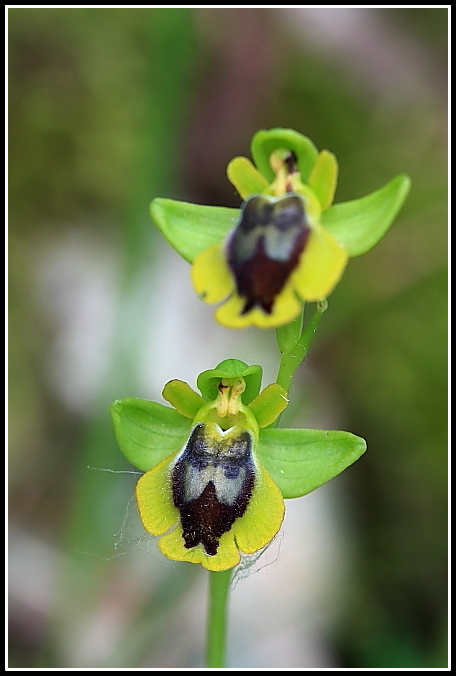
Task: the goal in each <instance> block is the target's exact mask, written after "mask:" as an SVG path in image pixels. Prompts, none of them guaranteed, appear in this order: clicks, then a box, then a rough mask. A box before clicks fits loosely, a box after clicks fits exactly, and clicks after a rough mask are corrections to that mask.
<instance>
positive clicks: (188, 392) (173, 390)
mask: <svg viewBox="0 0 456 676" xmlns="http://www.w3.org/2000/svg"><path fill="white" fill-rule="evenodd" d="M162 397H163V399H166V401H168V402H169V403H170V404H171V406H174V408H175V409H176V410H177V411H178V412H179V413H180V414H181V415H184V416H185V417H186V418H191V419H192V420H193V418H194V417H195V415H196V414H197V413H198V411H199V410H200V408H201V406H203V404H204V399H203V398H202V397H201V395H199V394H198V392H195V390H193V389H192V388H191V387H190V385H189V384H188V383H186V382H184V381H183V380H170V381H169V383H166V385H165V387H164V388H163V392H162Z"/></svg>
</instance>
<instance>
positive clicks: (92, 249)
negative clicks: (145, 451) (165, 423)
mask: <svg viewBox="0 0 456 676" xmlns="http://www.w3.org/2000/svg"><path fill="white" fill-rule="evenodd" d="M447 14H448V12H447V10H446V9H424V8H423V9H386V8H383V9H382V8H380V9H362V8H352V9H337V8H332V9H331V8H305V7H304V8H296V7H294V8H293V7H290V8H283V9H267V8H241V9H237V8H228V9H222V8H219V9H217V8H212V9H211V8H208V9H204V8H201V9H197V8H194V9H193V8H175V9H165V8H162V9H160V8H149V9H147V8H137V9H120V8H119V9H117V8H107V9H95V8H92V9H85V8H80V9H64V8H61V9H59V8H55V9H53V8H49V9H30V8H28V9H27V8H24V9H20V8H10V9H9V11H8V50H9V58H8V65H9V101H8V103H9V240H8V241H9V268H8V271H9V408H8V412H9V538H10V539H9V594H10V595H9V621H10V627H9V642H10V646H9V660H10V661H9V666H10V667H16V668H20V667H23V668H26V667H43V668H65V667H76V668H83V667H88V668H100V667H111V668H113V667H124V668H132V667H155V668H172V667H174V668H184V667H199V666H201V665H202V664H203V654H204V621H205V603H206V582H207V581H206V577H205V574H204V571H202V570H199V569H196V566H192V565H190V564H188V566H187V564H174V563H172V562H168V561H165V560H164V559H163V557H162V556H161V555H160V553H159V552H158V549H157V548H156V544H155V542H154V541H153V539H152V538H148V537H146V536H145V534H144V532H143V530H142V528H141V525H140V524H138V521H137V517H136V513H135V506H134V503H133V502H132V495H133V489H134V484H135V480H136V476H135V475H134V474H133V473H132V474H129V473H122V472H124V471H127V472H128V471H132V469H133V468H131V467H129V466H128V465H127V463H126V462H125V461H124V460H123V458H122V456H121V454H120V451H119V450H118V448H117V445H116V443H115V439H114V436H113V432H112V429H111V424H110V419H109V415H108V408H109V405H110V403H111V402H112V401H113V400H114V399H117V398H122V397H124V396H137V397H143V398H148V399H156V400H160V392H161V388H162V386H163V385H164V383H165V382H166V381H167V380H170V379H171V378H181V379H184V380H188V381H189V382H190V384H192V385H194V384H195V379H196V376H197V375H198V373H199V372H200V371H202V370H204V369H207V368H212V367H214V366H215V365H216V363H217V362H218V361H221V360H222V359H224V358H227V357H236V358H239V359H242V360H244V361H246V362H249V363H261V364H262V365H263V366H264V369H265V374H266V381H265V384H267V382H268V380H272V379H274V376H275V369H276V367H277V353H276V348H275V345H274V335H273V332H260V331H259V330H256V329H248V330H245V331H232V332H230V331H227V330H225V329H223V328H222V327H218V326H215V322H214V321H213V318H212V308H210V307H209V306H205V305H204V304H203V303H200V302H199V301H198V300H197V299H196V298H195V297H194V295H193V292H192V290H191V288H190V285H189V282H188V279H189V278H188V269H189V268H188V265H187V264H186V263H185V262H184V261H182V260H180V259H179V257H178V256H177V254H175V253H174V252H173V251H170V247H169V246H168V245H167V244H166V242H164V241H163V240H162V238H161V236H160V235H159V233H158V232H157V231H156V230H155V229H154V226H153V224H152V223H151V221H150V219H149V216H148V205H149V202H150V201H151V200H152V199H153V198H154V197H157V196H161V197H172V198H175V199H185V200H188V201H192V202H199V203H205V204H216V205H224V206H233V207H236V206H238V205H239V199H238V197H237V195H236V194H235V191H234V189H233V188H232V186H231V185H230V184H229V183H228V181H227V179H226V177H225V167H226V164H227V163H228V161H229V160H230V159H231V158H232V157H234V156H235V155H238V154H241V155H248V154H249V153H248V149H249V143H250V139H251V136H252V135H253V133H254V132H255V131H257V130H258V129H260V128H264V129H268V128H271V127H276V126H281V127H291V128H294V129H296V130H297V131H300V132H301V133H303V134H305V135H307V136H309V137H310V138H311V139H312V140H313V141H314V143H315V144H316V146H317V147H318V148H319V149H323V148H327V149H329V150H331V151H332V152H334V153H335V154H336V156H337V158H338V160H339V164H340V181H339V187H338V191H337V194H336V202H340V201H344V200H348V199H354V198H356V197H361V196H363V195H364V194H367V193H368V192H371V191H373V190H376V189H377V188H380V187H381V186H382V185H384V184H385V183H386V182H387V181H389V180H390V179H391V178H392V177H393V176H394V175H396V174H398V173H401V172H405V173H407V174H409V175H410V177H411V179H412V192H411V194H410V196H409V198H408V200H407V202H406V204H405V206H404V208H403V210H402V211H401V213H400V214H399V217H398V218H397V221H396V223H395V224H394V225H393V227H392V229H391V231H390V232H389V233H388V235H387V236H386V237H385V239H384V240H383V241H382V242H381V243H380V244H379V245H378V246H377V247H376V248H375V249H374V250H372V251H371V252H370V253H368V254H366V255H365V256H363V257H361V258H359V259H354V260H352V261H351V262H350V264H349V267H348V269H347V272H346V274H345V275H344V278H343V281H342V283H341V284H340V285H339V286H338V287H337V288H336V290H335V292H334V293H333V294H332V296H331V298H330V299H329V310H328V312H327V313H326V315H325V316H324V318H323V321H322V324H321V328H320V329H319V332H318V335H317V340H316V343H315V345H314V347H313V349H312V351H311V353H310V355H309V357H308V359H307V361H306V363H305V364H304V365H302V366H301V368H300V370H299V372H298V374H297V377H296V381H295V384H294V388H293V397H294V399H293V402H294V403H293V405H292V406H291V407H290V409H291V410H290V411H289V412H288V413H287V416H288V417H287V420H286V421H285V422H284V424H287V425H295V426H307V427H312V426H315V427H325V428H336V429H337V428H339V429H346V430H350V431H352V432H354V433H356V434H358V435H360V436H363V437H365V438H366V439H367V442H368V452H367V453H366V455H365V456H364V457H363V458H362V459H361V460H360V461H359V462H358V463H357V464H356V465H355V466H354V467H353V468H351V469H349V470H348V471H347V472H345V473H344V475H342V476H341V477H340V478H337V479H336V480H333V481H332V482H330V484H328V485H327V486H325V487H323V488H322V489H319V491H316V492H315V493H314V494H311V495H309V496H307V497H306V498H303V499H301V500H296V501H289V502H288V503H287V507H288V512H287V518H286V520H285V526H284V536H283V538H282V539H280V538H279V543H278V544H279V547H278V550H277V554H276V555H275V554H274V555H273V554H269V552H267V553H266V554H265V559H264V562H265V563H267V564H269V565H266V566H265V567H264V568H263V569H261V570H258V569H260V568H261V561H262V560H260V562H259V564H257V566H256V570H254V569H252V570H251V572H250V573H246V575H247V579H241V578H242V577H243V575H240V576H239V580H238V583H237V586H236V587H235V589H234V591H233V595H232V611H231V625H230V638H229V664H228V666H232V667H241V668H249V667H279V668H280V667H282V668H285V667H295V668H296V667H298V668H299V667H300V668H323V667H327V668H341V667H345V668H369V667H383V668H401V667H415V668H420V667H421V668H430V667H431V668H432V667H445V666H446V664H447V661H446V660H447V647H446V636H447V549H446V547H447V545H446V543H447V474H446V470H447V453H446V449H447V101H446V96H447ZM103 470H107V471H103ZM116 472H121V473H116ZM271 551H272V550H271ZM268 555H269V559H268ZM274 557H275V558H274Z"/></svg>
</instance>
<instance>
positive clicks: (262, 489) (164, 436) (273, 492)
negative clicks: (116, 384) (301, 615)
mask: <svg viewBox="0 0 456 676" xmlns="http://www.w3.org/2000/svg"><path fill="white" fill-rule="evenodd" d="M261 377H262V371H261V367H260V366H247V365H246V364H244V363H243V362H240V361H238V360H235V359H228V360H225V361H223V362H221V363H220V364H219V365H218V366H217V367H216V368H215V369H212V370H209V371H204V372H203V373H201V374H200V375H199V377H198V380H197V384H198V388H199V390H200V392H201V394H199V393H197V392H196V391H194V390H193V389H192V388H191V387H190V386H189V385H187V383H184V382H183V381H180V380H172V381H170V382H169V383H167V384H166V385H165V387H164V389H163V397H164V399H165V400H167V401H168V402H169V403H171V404H172V405H173V407H174V408H170V407H167V406H163V405H162V404H158V403H155V402H151V401H144V400H141V399H122V400H119V401H116V402H114V404H113V405H112V408H111V415H112V419H113V423H114V430H115V434H116V438H117V441H118V443H119V446H120V448H121V450H122V452H123V454H124V455H125V457H126V458H127V459H128V460H129V461H130V462H131V463H132V464H133V465H135V466H136V467H138V468H139V469H141V470H143V471H144V472H145V473H144V474H143V476H142V477H141V478H140V479H139V481H138V483H137V487H136V502H137V506H138V511H139V515H140V518H141V521H142V523H143V525H144V527H145V529H146V530H147V531H148V532H149V533H150V534H151V535H154V536H159V537H160V539H159V543H158V544H159V548H160V550H161V552H162V553H163V554H165V556H167V557H168V558H170V559H173V560H176V561H188V562H191V563H200V564H201V565H202V566H204V567H205V568H207V569H208V570H212V571H222V570H228V569H230V568H233V567H235V566H236V565H237V564H238V563H239V562H240V560H241V556H242V555H246V554H253V553H255V552H258V551H260V550H262V549H263V548H265V547H266V546H267V545H268V544H269V543H270V542H271V541H272V540H273V539H274V537H275V536H276V534H277V533H278V531H279V529H280V527H281V524H282V520H283V517H284V513H285V507H284V498H292V497H299V496H301V495H305V494H307V493H309V492H310V491H312V490H314V489H315V488H317V487H318V486H320V485H321V484H323V483H325V482H326V481H328V480H329V479H331V478H332V477H334V476H336V475H337V474H339V473H340V472H341V471H343V470H344V469H345V468H346V467H348V466H349V465H350V464H352V463H353V462H354V461H355V460H357V459H358V458H359V457H360V456H361V455H362V453H364V451H365V449H366V444H365V441H364V440H363V439H361V438H359V437H356V436H355V435H353V434H350V433H348V432H338V431H324V430H308V429H273V428H271V427H270V425H271V424H272V423H273V422H274V421H275V420H276V418H277V417H278V416H279V415H280V414H281V413H282V411H283V410H284V409H285V407H286V406H287V403H288V400H287V398H286V392H285V390H284V389H283V388H282V387H281V386H280V385H277V384H272V385H269V386H268V387H266V388H265V389H263V390H262V391H261V392H260V384H261Z"/></svg>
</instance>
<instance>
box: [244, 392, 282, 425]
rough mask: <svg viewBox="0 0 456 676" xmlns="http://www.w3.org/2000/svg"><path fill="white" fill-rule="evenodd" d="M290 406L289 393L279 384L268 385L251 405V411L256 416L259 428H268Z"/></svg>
mask: <svg viewBox="0 0 456 676" xmlns="http://www.w3.org/2000/svg"><path fill="white" fill-rule="evenodd" d="M287 406H288V399H287V392H286V390H285V389H284V388H283V387H282V386H281V385H278V384H277V383H272V384H271V385H268V386H267V387H265V388H264V390H262V391H261V392H260V394H259V395H258V396H257V397H255V399H254V400H253V401H252V402H251V403H250V404H249V409H250V410H251V411H252V413H253V414H254V416H255V418H256V420H257V423H258V426H259V427H267V426H268V425H270V424H271V423H273V422H274V420H275V419H276V418H278V416H279V415H280V414H281V413H282V411H284V410H285V409H286V407H287Z"/></svg>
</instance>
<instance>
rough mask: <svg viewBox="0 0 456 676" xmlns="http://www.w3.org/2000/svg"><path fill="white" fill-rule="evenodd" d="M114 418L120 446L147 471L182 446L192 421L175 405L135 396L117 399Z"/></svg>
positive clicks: (113, 413)
mask: <svg viewBox="0 0 456 676" xmlns="http://www.w3.org/2000/svg"><path fill="white" fill-rule="evenodd" d="M111 418H112V422H113V425H114V433H115V435H116V439H117V443H118V444H119V446H120V450H121V451H122V453H123V454H124V456H125V457H126V458H127V460H128V461H129V462H131V464H132V465H134V466H135V467H138V468H139V469H141V470H143V471H144V472H146V471H147V470H149V469H151V468H152V467H154V466H155V465H157V464H158V463H159V462H161V460H164V458H166V456H168V455H170V453H172V452H173V451H178V450H179V449H180V448H182V446H183V445H184V444H185V442H186V440H187V439H188V436H189V434H190V429H191V425H192V421H191V420H189V419H188V418H184V417H183V416H182V415H181V414H180V413H178V412H177V411H176V410H175V409H174V408H169V407H168V406H163V405H162V404H157V403H156V402H154V401H145V400H143V399H133V398H127V399H118V400H117V401H115V402H114V403H113V404H112V406H111Z"/></svg>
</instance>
